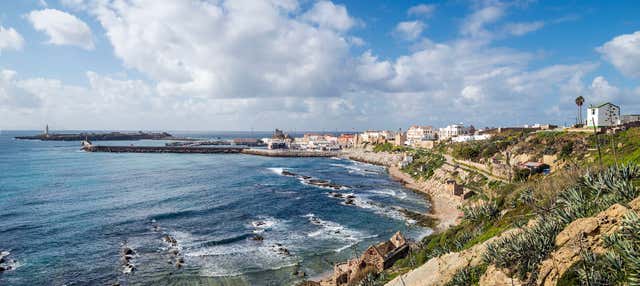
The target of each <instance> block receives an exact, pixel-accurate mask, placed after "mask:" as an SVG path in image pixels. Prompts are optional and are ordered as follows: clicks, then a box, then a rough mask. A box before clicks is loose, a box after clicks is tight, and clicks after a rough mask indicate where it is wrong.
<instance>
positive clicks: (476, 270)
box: [445, 264, 487, 286]
mask: <svg viewBox="0 0 640 286" xmlns="http://www.w3.org/2000/svg"><path fill="white" fill-rule="evenodd" d="M486 270H487V265H486V264H480V265H477V266H467V267H464V268H462V269H459V270H458V271H456V273H455V274H454V275H453V277H452V278H451V281H449V282H448V283H447V284H445V285H446V286H471V285H476V284H477V283H478V281H480V277H481V276H482V274H484V272H485V271H486Z"/></svg>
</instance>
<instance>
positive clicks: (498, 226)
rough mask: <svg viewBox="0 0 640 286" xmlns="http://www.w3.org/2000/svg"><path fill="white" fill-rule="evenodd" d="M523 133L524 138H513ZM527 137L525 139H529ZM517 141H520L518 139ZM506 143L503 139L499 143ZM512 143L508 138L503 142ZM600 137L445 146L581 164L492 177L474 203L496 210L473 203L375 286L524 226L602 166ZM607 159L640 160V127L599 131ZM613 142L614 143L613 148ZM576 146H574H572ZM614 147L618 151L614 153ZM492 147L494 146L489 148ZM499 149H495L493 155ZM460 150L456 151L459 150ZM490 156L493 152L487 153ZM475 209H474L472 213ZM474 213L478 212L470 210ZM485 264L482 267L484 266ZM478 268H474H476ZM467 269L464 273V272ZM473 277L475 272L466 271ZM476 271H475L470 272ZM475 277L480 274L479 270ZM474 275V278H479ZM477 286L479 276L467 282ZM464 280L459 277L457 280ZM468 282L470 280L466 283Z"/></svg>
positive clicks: (560, 135) (546, 136) (557, 135)
mask: <svg viewBox="0 0 640 286" xmlns="http://www.w3.org/2000/svg"><path fill="white" fill-rule="evenodd" d="M514 138H520V139H523V140H514ZM524 139H526V140H524ZM516 141H517V142H516ZM500 142H503V143H500ZM504 142H507V143H504ZM595 142H596V139H595V136H594V135H586V134H575V133H571V134H569V133H565V132H553V133H552V132H543V133H537V134H529V135H527V136H525V135H524V134H508V135H506V136H503V137H497V138H496V139H495V140H494V141H492V142H489V143H486V142H485V143H482V144H478V145H477V146H470V145H469V144H468V143H464V144H463V145H462V146H463V147H459V146H453V147H443V146H439V148H440V150H443V151H445V150H447V148H449V150H448V151H453V152H454V153H455V150H456V148H458V149H457V150H458V151H459V152H458V154H457V155H458V157H459V158H461V159H467V160H469V159H471V160H478V159H479V158H481V157H482V154H484V155H489V154H490V153H491V152H492V151H493V150H494V149H493V148H494V146H492V145H495V144H502V145H499V146H500V147H499V148H498V149H500V148H502V149H503V150H506V149H507V148H512V149H518V150H521V152H528V153H534V154H540V155H542V154H556V155H558V156H559V157H561V158H565V159H566V160H567V161H568V162H569V161H570V162H572V164H568V165H567V166H569V165H575V166H580V167H578V168H575V167H574V168H567V169H565V170H560V171H556V172H554V174H552V175H549V176H533V177H531V178H529V180H528V181H526V182H519V183H497V182H491V184H487V185H486V186H485V190H484V192H483V193H482V194H481V195H480V196H479V197H481V198H482V199H480V200H481V201H482V202H475V204H486V203H493V204H495V206H496V207H497V213H498V214H496V210H492V209H490V208H489V210H481V209H480V208H476V209H475V210H474V208H469V209H470V210H472V211H469V212H465V213H466V215H465V218H464V219H462V221H461V223H460V224H459V225H457V226H454V227H452V228H450V229H449V230H447V231H445V232H443V233H439V234H434V235H430V236H428V237H426V238H424V239H423V240H422V241H421V242H420V243H419V249H418V250H417V251H414V252H412V253H411V254H410V255H409V256H408V257H407V258H405V259H403V260H400V261H398V262H397V263H396V265H394V266H393V267H392V268H391V269H389V270H387V271H385V272H384V273H383V274H382V275H381V276H380V277H379V278H378V280H377V281H376V282H375V283H374V284H372V285H382V284H384V282H386V281H390V280H391V279H393V278H394V277H396V276H397V275H399V274H401V273H405V272H407V271H409V270H410V269H412V268H416V267H418V266H420V265H422V264H423V263H425V262H426V261H427V260H429V259H430V258H432V257H436V256H439V255H441V254H444V253H447V252H450V251H460V250H464V249H467V248H469V247H471V246H473V245H476V244H478V243H482V242H484V241H486V240H488V239H489V238H491V237H494V236H496V235H498V234H500V233H502V232H503V231H505V230H507V229H510V228H513V227H520V226H522V225H524V224H526V222H527V221H529V220H530V219H531V218H534V217H536V216H537V215H539V214H540V213H543V212H545V211H546V209H548V208H552V207H553V205H554V203H555V200H556V199H557V196H558V193H560V192H561V191H562V190H564V189H566V188H568V187H569V186H572V185H574V184H576V180H577V179H578V177H579V176H580V175H581V174H582V173H583V172H584V168H587V167H594V165H597V164H596V163H597V162H598V161H599V160H597V159H596V158H597V151H594V150H593V149H594V148H593V147H594V146H595V145H596V144H595ZM599 142H600V144H601V151H602V154H603V156H602V161H603V163H604V165H605V166H608V165H613V164H615V162H616V159H617V161H618V162H620V163H622V162H625V163H628V162H640V128H633V129H630V130H627V131H624V132H620V133H618V134H616V135H600V136H599ZM611 143H613V145H612V144H611ZM612 146H613V147H612ZM568 147H571V148H568ZM614 147H615V150H616V152H615V154H616V156H614V152H613V151H614ZM462 148H467V149H474V151H473V152H471V153H472V154H480V155H479V156H477V157H473V158H466V157H465V158H463V157H460V154H468V152H467V153H465V152H466V151H460V150H462ZM487 149H489V150H487ZM494 154H495V153H494ZM494 154H490V155H489V156H492V155H494ZM454 155H455V154H454ZM486 158H488V157H486ZM473 211H475V213H473ZM467 213H469V214H473V215H468V214H467ZM480 269H482V267H480ZM472 270H473V271H471V270H465V271H471V272H470V273H475V272H477V269H472ZM474 271H475V272H474ZM462 274H464V273H462ZM461 276H464V277H470V275H461ZM471 276H474V275H471ZM474 277H476V278H477V277H478V275H475V276H474ZM474 280H475V278H474ZM467 282H469V284H468V285H472V284H473V282H474V281H467ZM457 283H460V282H457ZM462 285H465V284H462Z"/></svg>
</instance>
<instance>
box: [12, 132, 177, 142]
mask: <svg viewBox="0 0 640 286" xmlns="http://www.w3.org/2000/svg"><path fill="white" fill-rule="evenodd" d="M15 138H16V139H22V140H42V141H81V140H91V141H116V140H119V141H134V140H173V139H176V138H174V137H173V136H172V135H171V134H169V133H167V132H135V133H123V132H108V133H96V132H81V133H68V134H62V133H61V134H50V133H48V132H45V133H42V134H39V135H33V136H16V137H15Z"/></svg>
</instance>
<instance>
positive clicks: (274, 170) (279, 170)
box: [267, 167, 284, 175]
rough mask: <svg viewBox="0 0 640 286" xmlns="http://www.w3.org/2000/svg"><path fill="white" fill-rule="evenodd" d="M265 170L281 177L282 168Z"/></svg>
mask: <svg viewBox="0 0 640 286" xmlns="http://www.w3.org/2000/svg"><path fill="white" fill-rule="evenodd" d="M267 170H269V171H271V172H273V173H274V174H276V175H282V172H283V171H284V168H280V167H273V168H267Z"/></svg>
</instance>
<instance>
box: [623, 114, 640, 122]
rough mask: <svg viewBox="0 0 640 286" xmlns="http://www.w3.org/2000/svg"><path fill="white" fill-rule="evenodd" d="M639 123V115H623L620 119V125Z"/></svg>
mask: <svg viewBox="0 0 640 286" xmlns="http://www.w3.org/2000/svg"><path fill="white" fill-rule="evenodd" d="M638 121H640V114H625V115H622V117H621V118H620V123H622V124H627V123H632V122H638Z"/></svg>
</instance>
